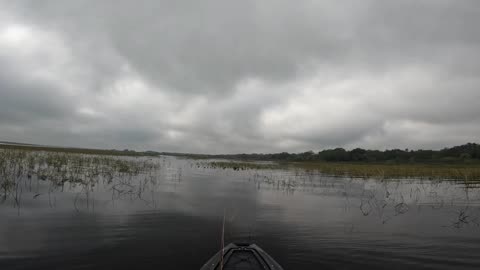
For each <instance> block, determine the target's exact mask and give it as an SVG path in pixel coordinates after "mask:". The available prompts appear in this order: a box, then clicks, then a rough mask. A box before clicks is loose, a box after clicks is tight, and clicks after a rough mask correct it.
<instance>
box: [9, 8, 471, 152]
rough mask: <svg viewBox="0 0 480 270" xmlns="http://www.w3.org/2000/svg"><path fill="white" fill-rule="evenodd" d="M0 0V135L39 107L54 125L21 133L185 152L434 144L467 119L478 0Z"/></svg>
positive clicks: (32, 122) (464, 130) (460, 138)
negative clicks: (54, 129) (56, 128)
mask: <svg viewBox="0 0 480 270" xmlns="http://www.w3.org/2000/svg"><path fill="white" fill-rule="evenodd" d="M0 5H1V6H2V7H3V8H2V10H3V12H0V22H1V23H2V25H3V27H2V29H0V31H3V32H0V33H3V40H2V39H1V38H0V49H2V48H5V50H7V51H8V53H7V55H8V57H7V58H6V59H8V61H1V62H0V86H1V87H2V89H1V91H2V92H0V93H1V97H2V101H0V102H3V104H5V105H4V106H2V108H1V109H0V113H1V115H0V130H2V131H3V132H2V133H3V134H6V135H4V136H7V137H8V138H5V139H12V138H15V137H17V135H18V132H19V131H18V130H19V129H15V128H12V125H13V127H20V128H21V129H20V130H26V129H32V128H33V127H36V126H38V125H39V124H38V122H39V119H43V120H45V121H47V122H46V123H48V120H49V119H50V120H51V121H52V123H55V125H57V126H62V127H63V131H59V134H55V136H53V134H52V136H49V135H48V129H46V130H45V132H40V131H38V132H37V133H38V134H41V136H40V137H39V139H38V140H34V141H33V142H37V141H41V142H49V143H51V144H54V143H55V142H56V141H60V142H63V143H66V144H75V145H83V144H87V145H88V144H91V145H94V146H100V147H102V146H108V147H123V146H128V147H131V148H133V147H135V146H137V147H140V148H144V149H145V148H156V149H162V150H175V151H200V152H251V151H256V152H259V151H283V150H290V151H303V150H308V149H319V148H323V147H334V146H344V147H355V146H366V147H375V148H385V147H424V146H429V147H441V146H444V145H445V144H446V145H452V144H457V143H464V142H466V141H476V140H477V136H478V134H479V132H480V128H475V127H476V126H480V119H479V115H480V109H479V108H478V107H480V106H478V104H480V94H479V93H480V91H479V90H478V87H479V86H480V79H478V78H480V76H479V75H480V74H479V73H480V64H479V63H480V54H479V49H480V33H479V30H478V27H476V26H477V25H480V16H479V15H480V4H479V3H478V2H477V1H473V0H472V1H445V0H427V1H413V0H407V1H342V2H341V3H339V1H201V2H192V1H153V0H151V1H150V0H145V1H107V0H105V1H93V0H92V1H87V0H86V1H60V0H48V1H47V0H46V1H15V2H12V1H0ZM22 27H23V28H26V29H27V30H24V31H27V34H25V33H24V34H23V35H24V36H25V35H26V37H24V40H21V42H20V43H18V40H17V41H15V40H16V39H18V37H17V36H18V34H19V33H18V32H22V31H20V30H22ZM12 29H13V30H12ZM19 29H20V30H19ZM5 33H6V34H5ZM20 34H21V33H20ZM37 36H41V37H42V40H43V41H42V42H37V43H35V42H33V41H34V40H36V39H37ZM0 37H2V35H0ZM12 40H13V41H12ZM30 41H32V42H33V43H34V45H31V46H30V47H28V46H27V47H28V48H27V49H23V47H24V46H26V45H25V44H28V43H29V42H30ZM2 42H3V43H2ZM12 42H13V43H12ZM15 42H17V43H15ZM50 43H52V44H54V45H55V46H53V47H52V46H46V44H50ZM12 44H13V45H12ZM2 45H3V46H2ZM25 51H26V52H27V56H25V54H26V53H25ZM32 51H33V52H34V53H32ZM59 51H60V52H61V53H60V54H59V55H57V52H59ZM45 54H46V55H48V56H49V57H47V58H48V59H54V60H51V61H49V62H48V63H46V64H45V63H42V61H43V60H44V59H45V57H44V56H42V55H45ZM2 55H3V54H2ZM39 55H40V56H39ZM0 56H1V55H0ZM1 59H2V58H0V60H1ZM17 59H20V63H21V64H19V65H17V67H16V69H17V70H15V72H11V69H10V66H11V63H16V60H17ZM58 59H60V60H58ZM42 65H43V66H45V67H46V69H47V71H48V72H47V73H48V76H41V77H40V78H39V77H38V76H33V75H32V74H36V73H38V72H37V71H38V70H39V69H42V67H41V66H42ZM9 70H10V71H9ZM35 97H37V98H35ZM49 97H55V98H49ZM12 104H15V106H13V105H12ZM43 120H42V121H43ZM7 124H8V125H7ZM37 129H38V127H37ZM459 133H460V134H461V135H458V134H459ZM95 134H98V136H95ZM399 134H401V135H399ZM54 137H55V138H54ZM60 137H62V138H60ZM65 137H68V138H67V139H65ZM19 138H20V139H22V137H19ZM25 139H30V138H27V137H25Z"/></svg>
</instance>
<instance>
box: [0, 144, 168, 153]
mask: <svg viewBox="0 0 480 270" xmlns="http://www.w3.org/2000/svg"><path fill="white" fill-rule="evenodd" d="M0 149H5V150H24V151H45V152H54V153H73V154H90V155H108V156H158V155H159V153H157V152H152V151H146V152H137V151H133V150H115V149H110V150H109V149H95V148H75V147H58V146H42V145H28V144H0Z"/></svg>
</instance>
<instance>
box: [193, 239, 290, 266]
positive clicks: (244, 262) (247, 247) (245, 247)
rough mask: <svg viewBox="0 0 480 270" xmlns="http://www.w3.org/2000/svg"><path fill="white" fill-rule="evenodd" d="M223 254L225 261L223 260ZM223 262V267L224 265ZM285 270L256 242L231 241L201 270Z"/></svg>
mask: <svg viewBox="0 0 480 270" xmlns="http://www.w3.org/2000/svg"><path fill="white" fill-rule="evenodd" d="M222 254H223V262H222ZM222 263H223V267H222ZM220 269H222V270H234V269H238V270H257V269H258V270H283V268H282V267H281V266H280V265H279V264H278V263H277V262H276V261H275V260H274V259H273V258H272V257H270V255H268V254H267V253H266V252H265V251H264V250H263V249H261V248H260V247H259V246H257V245H255V244H243V243H231V244H229V245H227V246H226V247H225V248H224V249H223V253H222V251H221V250H220V251H219V252H218V253H217V254H215V255H214V256H213V257H212V258H211V259H210V260H208V261H207V263H205V265H203V267H202V268H201V269H200V270H220Z"/></svg>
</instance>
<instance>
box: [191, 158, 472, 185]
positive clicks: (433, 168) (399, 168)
mask: <svg viewBox="0 0 480 270" xmlns="http://www.w3.org/2000/svg"><path fill="white" fill-rule="evenodd" d="M198 164H199V165H198V166H199V167H209V168H217V169H234V170H249V169H251V170H261V169H288V168H302V169H305V170H309V171H319V172H321V173H325V174H329V175H333V176H342V177H345V176H346V177H358V178H380V179H392V178H420V179H432V180H433V179H441V180H460V181H464V182H465V183H466V184H474V183H478V182H479V181H480V165H478V164H448V165H447V164H373V163H368V164H367V163H357V164H354V163H330V162H312V163H307V162H290V163H276V164H262V163H254V162H252V163H250V162H235V161H220V162H219V161H214V162H203V163H198Z"/></svg>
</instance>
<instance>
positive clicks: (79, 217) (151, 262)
mask: <svg viewBox="0 0 480 270" xmlns="http://www.w3.org/2000/svg"><path fill="white" fill-rule="evenodd" d="M158 162H160V163H161V169H160V170H159V172H158V173H156V174H155V175H140V176H137V177H134V178H131V179H115V180H114V181H113V182H112V183H110V184H98V185H96V186H95V187H94V188H93V192H89V193H88V194H87V193H86V192H84V190H82V189H81V188H80V187H78V186H77V187H74V186H68V185H66V186H65V187H64V190H63V192H62V191H60V190H51V189H50V188H49V185H48V183H47V182H48V181H37V182H39V183H37V184H34V185H37V186H36V190H35V192H30V191H28V189H26V191H23V193H22V200H21V203H20V206H21V207H20V209H18V208H15V207H13V203H12V201H11V200H7V201H5V202H4V203H3V204H0V269H199V268H200V267H201V266H202V265H203V263H205V261H206V260H208V259H209V258H210V257H211V256H212V255H213V254H214V253H215V252H216V251H218V249H219V248H220V245H221V243H220V239H221V229H222V220H223V215H224V213H225V216H226V224H225V239H226V242H233V241H249V242H256V243H258V244H259V245H260V246H261V247H262V248H263V249H264V250H266V251H267V252H268V253H269V254H271V255H272V257H274V258H275V259H276V260H277V261H278V262H279V263H280V264H281V265H282V266H283V267H284V268H285V269H364V268H368V269H386V268H389V269H406V268H408V269H480V256H478V251H479V250H480V227H479V223H480V218H479V219H477V217H480V191H479V190H477V189H466V188H465V187H464V186H463V185H461V184H456V183H452V182H438V181H419V180H414V179H413V180H402V181H383V182H382V181H379V180H373V179H371V180H362V179H346V178H334V177H329V176H326V175H321V174H319V173H317V172H313V171H302V170H288V171H287V170H285V171H280V170H276V171H268V170H266V171H255V170H248V171H234V170H231V169H226V170H222V169H213V168H206V167H204V166H198V165H197V162H196V161H192V160H178V159H175V158H172V157H163V158H160V159H159V160H158ZM49 190H50V191H49Z"/></svg>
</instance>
